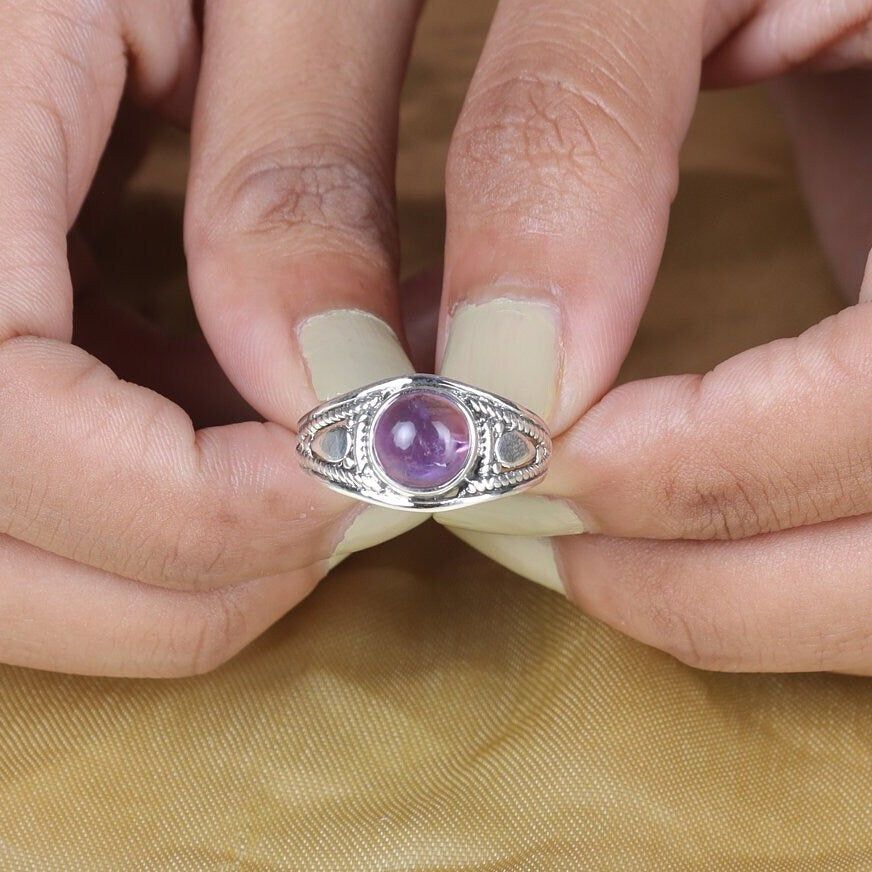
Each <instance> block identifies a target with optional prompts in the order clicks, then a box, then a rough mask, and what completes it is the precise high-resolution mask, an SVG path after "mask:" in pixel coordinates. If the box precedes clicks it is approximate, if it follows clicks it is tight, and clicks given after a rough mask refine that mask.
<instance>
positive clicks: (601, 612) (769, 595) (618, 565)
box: [453, 517, 872, 675]
mask: <svg viewBox="0 0 872 872" xmlns="http://www.w3.org/2000/svg"><path fill="white" fill-rule="evenodd" d="M453 532H454V533H455V535H457V536H459V537H460V538H461V539H463V540H464V541H466V542H467V543H468V544H470V545H471V546H472V547H474V548H475V549H476V550H478V551H481V552H482V553H483V554H485V555H487V556H488V557H491V558H492V559H494V560H496V561H498V562H499V563H501V564H503V565H504V566H506V567H507V568H509V569H511V570H512V571H513V572H516V573H518V574H519V575H521V576H523V577H525V578H528V579H530V580H532V581H536V582H538V583H540V584H543V585H545V586H546V587H550V588H552V589H553V590H557V591H561V592H563V591H565V593H566V595H567V596H568V597H569V599H570V600H572V601H573V602H574V603H575V604H576V605H578V606H580V607H581V608H582V609H584V611H586V612H587V613H589V614H591V615H592V616H593V617H595V618H598V619H599V620H602V621H604V622H606V623H608V624H609V625H611V626H612V627H614V628H615V629H617V630H620V631H621V632H622V633H625V634H627V635H629V636H632V637H633V638H635V639H638V640H639V641H641V642H644V643H645V644H646V645H651V646H653V647H655V648H659V649H660V650H662V651H666V652H668V653H669V654H671V655H672V656H674V657H676V658H678V659H679V660H681V661H682V662H684V663H686V664H688V665H690V666H694V667H696V668H700V669H709V670H718V671H730V672H817V671H821V670H828V671H839V672H852V673H858V674H864V675H869V674H872V646H870V644H869V639H870V626H869V617H868V616H869V614H870V613H872V612H870V609H872V584H870V581H872V577H870V569H869V566H870V547H869V543H870V541H872V519H870V518H869V517H863V518H852V519H848V520H844V521H837V522H832V523H830V524H821V525H819V526H816V527H810V528H807V529H804V530H789V531H786V532H783V533H772V534H768V535H765V536H760V537H758V538H755V539H747V540H744V541H742V542H655V541H651V540H642V539H615V538H608V537H605V536H565V537H562V538H556V539H537V538H531V537H528V536H509V535H494V534H487V533H480V532H471V531H468V530H454V531H453ZM833 555H838V559H834V557H833Z"/></svg>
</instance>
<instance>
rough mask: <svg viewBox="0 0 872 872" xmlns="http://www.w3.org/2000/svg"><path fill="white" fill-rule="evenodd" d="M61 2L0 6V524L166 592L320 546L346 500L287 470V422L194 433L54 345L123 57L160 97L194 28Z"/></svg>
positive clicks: (301, 558) (66, 328) (153, 402)
mask: <svg viewBox="0 0 872 872" xmlns="http://www.w3.org/2000/svg"><path fill="white" fill-rule="evenodd" d="M7 5H8V7H9V8H8V9H7V8H5V7H6V6H7ZM137 5H138V4H137ZM71 6H72V7H73V8H66V10H65V13H67V14H65V15H62V16H61V15H53V14H50V13H49V12H46V11H40V10H39V8H37V9H36V11H33V9H32V7H31V6H30V4H25V5H22V4H5V3H4V4H3V8H2V11H3V13H4V15H3V20H4V22H7V24H8V26H7V27H6V28H5V29H4V32H3V35H2V40H0V43H2V44H0V56H2V57H3V78H4V79H5V82H6V87H4V88H3V89H0V130H2V131H3V133H2V137H0V168H2V177H3V186H4V196H3V198H2V199H0V222H2V226H3V228H4V233H3V235H2V238H0V268H2V275H3V286H2V289H0V408H2V410H3V426H2V427H0V532H2V533H6V534H9V535H11V536H14V537H16V538H18V539H20V540H22V541H25V542H28V543H30V544H31V545H35V546H38V547H40V548H42V549H45V550H48V551H52V552H54V553H56V554H58V555H61V556H63V557H68V558H71V559H73V560H76V561H79V562H82V563H86V564H89V565H91V566H94V567H97V568H100V569H104V570H108V571H110V572H114V573H116V574H119V575H123V576H127V577H130V578H134V579H138V580H142V581H149V582H154V583H157V584H163V585H168V586H179V587H205V586H211V585H217V584H222V583H224V582H230V581H237V580H241V579H243V578H250V577H255V576H265V575H271V574H277V573H279V572H281V571H284V570H287V569H293V568H296V567H298V566H301V565H305V564H307V563H311V562H313V561H314V560H316V559H318V558H320V557H324V556H327V555H328V554H329V553H330V551H331V550H332V544H333V539H334V538H338V536H339V534H340V531H339V529H338V527H337V520H338V519H339V518H340V517H341V516H342V515H343V513H347V512H348V510H349V507H350V506H349V502H348V501H347V500H343V499H341V498H339V497H334V496H332V495H329V494H327V493H326V492H322V490H321V489H318V490H317V491H316V490H315V485H314V484H310V482H309V480H307V479H305V478H304V477H303V475H302V474H301V472H300V471H299V470H298V468H297V463H296V459H295V454H294V447H295V444H294V436H293V434H292V433H291V432H290V431H288V430H285V429H283V428H281V427H278V426H275V425H269V424H260V423H246V424H240V425H235V426H232V427H227V428H218V429H212V430H204V431H200V432H196V431H195V430H194V428H193V426H192V424H191V421H190V419H189V418H188V417H187V415H186V414H185V413H184V412H183V411H182V410H181V409H180V408H179V407H177V406H175V405H173V404H172V403H170V402H169V401H168V400H166V399H165V398H164V397H161V396H159V395H157V394H155V393H153V392H151V391H149V390H146V389H144V388H140V387H137V386H135V385H132V384H128V383H126V382H122V381H119V380H118V379H117V378H116V377H115V376H114V374H113V373H112V372H111V370H109V369H108V368H107V367H105V366H103V365H102V364H101V363H100V362H99V361H97V360H96V359H95V358H93V357H91V356H89V355H88V354H86V353H85V352H84V351H82V350H81V349H79V348H76V347H73V346H71V345H69V344H67V343H68V341H69V338H70V333H71V311H72V294H71V288H70V278H69V272H68V267H67V262H66V234H67V231H68V229H69V225H70V224H71V222H72V220H73V218H74V216H75V215H76V212H77V210H78V208H79V207H80V205H81V202H82V199H83V197H84V195H85V192H86V191H87V188H88V185H89V183H90V180H91V178H92V177H93V173H94V170H95V168H96V165H97V162H98V160H99V157H100V153H101V151H102V148H103V146H104V145H105V142H106V139H107V137H108V134H109V130H110V127H111V124H112V119H113V117H114V113H115V109H116V108H117V105H118V101H119V99H120V96H121V92H122V89H123V88H124V85H125V72H126V71H125V58H126V57H127V56H128V55H130V56H131V57H132V68H133V69H134V70H135V71H136V77H137V79H136V82H135V86H136V88H135V89H136V90H137V92H138V93H140V94H141V95H143V96H145V97H147V98H148V99H151V100H154V101H160V100H164V99H166V100H169V99H171V97H172V91H173V89H174V87H175V86H176V83H177V82H178V80H179V78H180V77H183V75H184V72H185V70H186V69H187V68H188V67H189V66H190V65H191V64H190V56H191V53H192V52H193V51H194V50H195V46H194V45H193V44H192V42H191V40H195V33H196V30H195V28H194V26H193V23H192V22H191V21H189V20H186V21H180V20H178V16H176V14H175V12H173V13H172V14H170V12H169V10H170V9H172V10H176V9H177V8H178V7H177V6H176V5H171V4H164V5H162V6H161V7H160V8H161V9H163V10H164V13H163V14H161V15H159V16H157V17H156V18H154V19H150V20H149V21H148V22H147V26H146V27H142V26H137V25H138V22H141V21H142V19H143V16H142V15H141V14H140V15H137V16H134V15H132V14H130V13H131V9H130V8H128V4H125V3H123V2H119V3H102V4H93V3H85V2H74V3H73V4H71ZM140 11H141V8H140ZM6 13H8V14H6ZM188 18H190V16H188ZM128 19H129V20H128ZM125 32H126V33H128V35H129V38H128V40H127V42H125V40H124V39H123V38H122V35H121V34H122V33H125ZM37 36H38V38H37ZM95 82H97V83H99V87H97V88H96V89H95V87H94V83H95ZM22 83H27V84H26V86H25V85H23V84H22Z"/></svg>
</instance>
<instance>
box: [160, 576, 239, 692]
mask: <svg viewBox="0 0 872 872" xmlns="http://www.w3.org/2000/svg"><path fill="white" fill-rule="evenodd" d="M194 596H196V597H198V600H199V601H198V602H197V603H196V605H195V606H194V607H193V608H192V609H185V610H183V611H182V616H181V618H180V619H179V620H177V621H174V622H172V624H171V625H170V626H169V628H168V629H167V630H164V631H162V632H161V633H160V634H161V641H160V643H159V645H158V646H157V648H158V650H157V651H156V652H155V654H154V655H153V657H152V659H153V661H154V669H155V671H156V673H157V675H156V677H160V678H187V677H191V676H194V675H203V674H204V673H206V672H211V671H213V670H214V669H217V668H218V667H219V666H222V665H223V664H224V663H226V662H227V661H228V660H229V659H230V658H231V657H233V656H234V655H235V654H236V653H237V652H238V651H239V650H240V649H241V648H242V647H243V646H244V645H245V643H246V642H247V641H248V636H249V622H248V618H247V613H246V610H245V608H244V607H243V606H242V604H241V603H240V602H239V601H238V600H237V598H236V597H232V596H225V595H223V594H219V593H218V592H215V593H209V594H196V595H194Z"/></svg>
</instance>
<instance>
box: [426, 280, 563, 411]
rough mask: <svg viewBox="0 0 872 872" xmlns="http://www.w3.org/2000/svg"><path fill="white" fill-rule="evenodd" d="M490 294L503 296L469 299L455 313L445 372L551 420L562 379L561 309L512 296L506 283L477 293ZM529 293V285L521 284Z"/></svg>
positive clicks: (525, 291) (443, 366)
mask: <svg viewBox="0 0 872 872" xmlns="http://www.w3.org/2000/svg"><path fill="white" fill-rule="evenodd" d="M489 293H490V295H493V294H496V293H499V294H500V296H498V297H496V298H495V299H490V300H488V301H487V302H484V303H474V302H470V303H465V304H463V305H461V306H460V307H459V308H457V309H456V310H455V311H454V312H453V314H452V315H451V320H450V322H449V325H448V329H449V332H448V341H447V344H446V347H445V354H444V356H443V359H442V375H444V376H446V377H448V378H456V379H458V380H459V381H465V382H469V383H470V384H472V385H475V386H476V387H480V388H484V389H485V390H488V391H492V392H493V393H495V394H499V395H501V396H504V397H507V398H508V399H510V400H513V401H514V402H516V403H519V404H520V405H522V406H525V407H526V408H528V409H531V410H532V411H534V412H536V413H537V414H538V415H540V416H541V417H543V418H544V419H545V420H548V419H549V417H550V416H551V414H552V412H553V411H554V406H555V402H556V399H557V390H558V383H559V381H560V362H561V345H560V327H559V316H558V312H557V308H556V307H555V306H554V305H552V304H551V303H546V302H541V301H538V300H525V299H513V298H511V297H507V296H505V294H506V288H505V287H504V286H499V288H490V289H487V288H486V289H482V290H479V291H477V292H476V297H486V296H488V294H489ZM524 293H527V294H529V289H524V288H518V294H519V295H521V294H524Z"/></svg>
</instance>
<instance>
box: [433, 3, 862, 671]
mask: <svg viewBox="0 0 872 872" xmlns="http://www.w3.org/2000/svg"><path fill="white" fill-rule="evenodd" d="M870 28H872V3H869V2H853V3H828V2H819V0H769V2H750V0H748V2H735V0H723V2H713V0H712V2H703V0H700V2H694V3H687V2H663V3H660V2H658V3H646V2H642V0H638V2H635V3H631V4H615V3H613V2H608V0H594V2H588V3H584V4H572V3H567V2H565V0H538V2H534V3H531V2H529V0H502V3H501V4H500V7H499V9H498V12H497V14H496V18H495V20H494V23H493V27H492V30H491V34H490V37H489V40H488V43H487V46H486V48H485V51H484V54H483V56H482V58H481V61H480V64H479V67H478V70H477V73H476V76H475V79H474V81H473V83H472V86H471V89H470V92H469V95H468V97H467V101H466V105H465V108H464V111H463V114H462V116H461V118H460V121H459V124H458V127H457V131H456V134H455V138H454V143H453V146H452V156H451V159H450V163H449V171H448V180H447V186H448V187H447V196H448V244H447V250H446V266H445V272H446V284H445V291H444V300H443V312H442V343H441V344H442V347H443V349H444V352H443V354H444V356H443V362H442V371H443V372H444V373H446V374H449V375H453V376H456V377H458V378H462V379H466V380H468V381H471V382H474V383H476V384H479V385H482V386H484V387H486V388H490V389H492V390H495V391H497V392H500V393H503V394H506V395H508V396H510V397H512V398H514V399H516V400H517V401H519V402H521V403H523V404H525V405H528V406H530V407H532V408H534V409H536V410H538V411H539V412H540V413H542V414H544V415H546V416H547V417H548V418H549V419H550V421H551V423H552V425H553V428H554V431H555V432H556V434H558V438H557V440H556V448H555V461H554V464H553V466H552V472H551V474H550V475H549V477H548V479H547V480H546V482H545V483H544V485H543V486H542V487H541V488H540V489H539V491H537V492H536V493H535V495H521V496H518V497H513V498H511V499H509V500H505V501H502V502H494V503H492V504H489V505H483V506H481V507H476V508H474V509H469V510H463V511H458V512H454V513H447V514H445V515H443V516H440V517H439V518H438V519H439V520H440V521H441V522H443V523H445V524H446V525H449V526H451V527H452V529H454V530H455V531H456V532H457V533H458V535H460V536H461V537H462V538H464V539H465V540H467V541H469V542H470V543H471V544H473V545H474V546H475V547H477V548H479V549H480V550H482V551H484V552H485V553H487V554H490V555H491V556H493V557H495V558H496V559H498V560H501V561H502V562H503V563H505V564H506V565H507V566H510V567H511V568H513V569H515V570H517V571H519V572H521V573H522V574H524V575H527V576H528V577H531V578H534V579H536V580H539V581H541V582H543V583H546V584H549V585H551V586H554V587H556V588H560V587H561V586H565V589H566V591H567V593H568V595H569V597H570V598H571V599H572V600H573V601H574V602H576V603H578V604H579V605H580V606H582V607H583V608H584V609H585V610H587V611H589V612H590V613H591V614H593V615H595V616H597V617H599V618H601V619H603V620H605V621H607V622H608V623H610V624H612V625H614V626H615V627H618V628H620V629H621V630H623V631H624V632H627V633H629V634H630V635H633V636H635V637H636V638H638V639H640V640H642V641H644V642H646V643H648V644H651V645H654V646H656V647H659V648H662V649H664V650H666V651H669V652H671V653H673V654H674V655H676V656H677V657H679V658H680V659H681V660H683V661H685V662H687V663H690V664H693V665H696V666H701V667H705V668H710V669H724V670H776V671H791V670H822V669H826V670H841V671H849V672H859V673H864V674H870V673H872V646H870V645H869V643H868V640H869V638H870V635H872V618H870V617H869V615H870V614H872V608H870V606H872V594H870V590H872V586H870V584H869V581H870V571H869V568H868V567H869V564H870V556H872V520H870V517H872V515H870V513H872V455H870V444H872V443H870V437H872V430H870V421H872V402H870V391H869V382H870V378H872V352H870V348H872V344H870V336H872V307H869V306H867V305H865V302H866V301H867V300H868V299H870V298H872V275H870V274H867V277H866V279H865V281H864V280H863V266H864V263H865V259H866V255H867V254H868V249H869V245H870V242H872V219H870V212H869V209H868V202H869V196H870V193H872V166H870V163H869V160H868V154H869V148H870V145H872V123H870V121H869V120H868V119H869V112H868V106H869V99H870V97H872V78H870V75H869V74H867V73H850V72H830V74H829V75H827V76H820V75H815V74H814V72H811V71H815V70H828V71H845V70H849V69H850V68H853V67H860V66H868V64H869V61H870V59H872V43H870V40H869V33H870ZM701 68H702V71H703V83H707V84H713V85H733V84H741V83H745V82H750V81H759V80H765V79H770V78H773V77H781V78H780V79H779V81H778V83H777V89H776V93H777V96H778V98H779V101H780V102H781V104H782V105H783V106H784V108H785V111H786V114H787V118H788V122H789V126H790V127H791V129H792V130H793V132H794V136H795V139H796V142H797V149H798V156H799V161H800V167H801V169H802V171H803V174H804V177H805V180H806V183H807V187H808V189H809V191H810V193H811V194H812V196H813V197H814V199H813V205H814V209H815V215H816V217H817V220H818V224H819V226H820V228H821V231H822V236H823V238H824V240H825V242H828V243H829V247H830V251H831V254H832V256H833V259H834V262H835V264H836V268H837V272H838V274H839V275H840V277H841V278H842V280H843V282H844V283H845V284H847V285H851V286H852V287H853V293H854V297H855V299H856V297H857V290H858V289H860V287H861V283H862V290H861V292H860V296H859V300H860V303H859V304H858V305H855V306H852V307H850V308H848V309H846V310H844V311H843V312H841V313H840V314H839V315H837V316H835V317H833V318H830V319H828V320H826V321H824V322H823V323H821V324H819V325H818V326H816V327H815V328H813V329H812V330H810V331H808V332H807V333H805V334H804V335H802V336H800V337H798V338H796V339H791V340H782V341H779V342H775V343H772V344H770V345H767V346H764V347H761V348H755V349H752V350H750V351H747V352H745V353H743V354H740V355H738V356H737V357H735V358H733V359H731V360H729V361H727V362H726V363H724V364H722V365H721V366H719V367H717V368H716V369H715V370H714V371H713V372H711V373H708V374H706V375H704V376H694V375H686V376H680V377H670V378H661V379H653V380H649V381H642V382H637V383H633V384H629V385H625V386H623V387H620V388H618V389H616V390H613V391H611V392H610V393H607V392H608V390H609V387H610V385H611V384H612V382H613V380H614V378H615V376H616V374H617V372H618V368H619V366H620V364H621V362H622V360H623V358H624V355H625V353H626V351H627V348H628V345H629V343H630V341H631V340H632V338H633V334H634V331H635V329H636V326H637V324H638V320H639V318H640V315H641V312H642V310H643V308H644V306H645V304H646V301H647V296H648V292H649V290H650V288H651V286H652V284H653V280H654V275H655V272H656V270H657V267H658V263H659V260H660V256H661V251H662V246H663V241H664V236H665V233H666V226H667V219H668V212H669V207H670V203H671V200H672V197H673V194H674V192H675V188H676V183H677V168H678V150H679V147H680V144H681V141H682V139H683V137H684V135H685V132H686V129H687V126H688V122H689V120H690V117H691V113H692V110H693V106H694V102H695V100H696V95H697V90H698V86H699V74H700V69H701ZM791 71H794V72H793V73H792V74H790V75H786V74H788V73H790V72H791ZM461 525H462V526H461ZM581 529H584V530H586V531H588V533H594V534H597V535H570V534H575V533H578V532H579V531H580V530H581ZM508 534H515V535H508ZM530 537H536V538H530ZM548 537H556V538H551V539H549V538H548Z"/></svg>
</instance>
